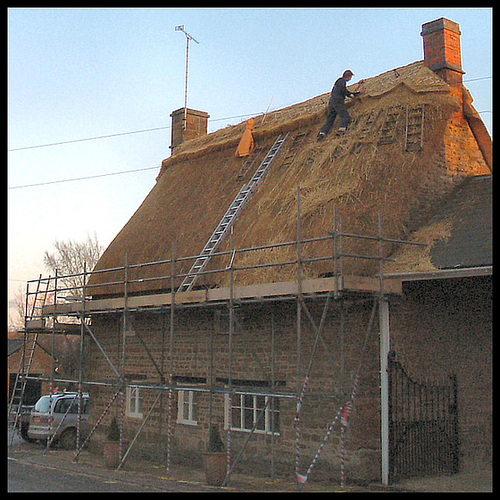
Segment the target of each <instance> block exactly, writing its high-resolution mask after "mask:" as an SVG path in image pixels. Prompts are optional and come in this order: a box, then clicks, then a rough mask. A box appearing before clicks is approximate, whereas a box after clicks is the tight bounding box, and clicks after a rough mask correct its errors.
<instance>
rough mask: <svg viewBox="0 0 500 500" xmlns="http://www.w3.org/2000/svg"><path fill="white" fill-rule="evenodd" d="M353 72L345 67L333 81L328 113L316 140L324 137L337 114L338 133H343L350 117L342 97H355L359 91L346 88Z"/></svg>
mask: <svg viewBox="0 0 500 500" xmlns="http://www.w3.org/2000/svg"><path fill="white" fill-rule="evenodd" d="M353 75H354V73H353V72H352V71H351V70H350V69H346V70H345V71H344V73H343V74H342V76H341V77H340V78H339V79H338V80H337V81H336V82H335V85H334V86H333V88H332V93H331V94H330V102H329V103H328V115H327V117H326V123H325V124H324V125H323V128H322V129H321V130H320V131H319V133H318V140H322V139H324V138H325V136H326V134H328V132H329V130H330V129H331V128H332V125H333V122H334V121H335V118H337V115H339V116H340V123H339V130H338V134H344V133H345V131H346V129H347V126H348V125H349V122H350V121H351V117H350V115H349V113H348V111H347V108H346V106H345V102H344V99H345V98H346V97H355V96H357V95H359V92H350V91H349V90H347V82H348V81H350V80H351V78H352V76H353Z"/></svg>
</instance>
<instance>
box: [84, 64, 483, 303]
mask: <svg viewBox="0 0 500 500" xmlns="http://www.w3.org/2000/svg"><path fill="white" fill-rule="evenodd" d="M350 89H351V90H353V91H354V90H361V91H362V96H361V99H355V100H354V101H353V102H351V103H350V104H349V109H350V114H351V116H352V118H353V121H352V123H351V125H350V127H349V130H348V133H347V134H346V135H345V136H343V137H338V136H336V135H335V134H334V133H331V134H330V135H329V136H327V138H326V139H325V140H324V141H321V142H318V141H317V140H316V135H317V132H318V130H319V129H320V128H321V126H322V124H323V123H324V120H325V117H326V106H327V102H328V97H329V93H325V94H321V95H319V96H316V97H314V98H312V99H309V100H307V101H304V102H302V103H298V104H295V105H293V106H288V107H286V108H283V109H280V110H277V111H274V112H272V113H269V114H267V115H260V116H257V117H255V130H254V138H255V143H256V149H255V150H254V152H253V153H252V155H251V156H250V157H248V158H237V157H236V156H235V150H236V147H237V145H238V142H239V140H240V138H241V135H242V133H243V132H244V130H245V123H244V122H243V123H241V124H239V125H234V126H228V127H226V128H223V129H221V130H218V131H216V132H213V133H211V134H208V135H206V136H203V137H200V138H198V139H194V140H191V141H188V142H186V143H184V144H181V145H180V146H178V147H177V148H176V151H175V154H174V155H173V156H172V157H170V158H168V159H166V160H164V161H163V164H162V167H161V170H160V172H159V175H158V178H157V182H156V185H155V186H154V187H153V189H152V190H151V192H150V193H149V194H148V196H147V197H146V199H145V200H144V202H143V203H142V204H141V206H140V207H139V208H138V209H137V211H136V212H135V214H134V215H133V216H132V217H131V219H130V220H129V221H128V223H127V224H126V225H125V226H124V228H123V229H122V230H121V231H120V233H119V234H118V235H117V236H116V238H115V239H114V240H113V242H112V243H111V244H110V245H109V247H108V248H107V250H106V251H105V252H104V254H103V256H102V257H101V259H100V261H99V263H98V264H97V267H96V269H106V268H113V267H117V266H123V264H124V263H125V256H126V255H127V259H128V264H129V265H131V264H137V263H144V262H151V261H159V260H163V259H169V258H170V257H171V255H172V248H173V245H174V242H175V255H176V257H177V258H179V257H183V256H188V255H196V254H197V253H199V252H200V251H201V249H202V248H203V246H204V245H205V243H206V241H207V239H208V237H209V236H210V235H211V233H212V231H213V230H214V229H215V227H216V226H217V224H218V223H219V221H220V219H221V217H222V216H223V214H224V213H225V211H226V209H227V207H228V206H229V205H230V204H231V202H232V200H233V199H234V197H235V195H236V194H237V193H238V191H239V189H240V187H241V186H242V184H243V183H244V182H248V180H249V178H250V177H251V175H252V173H253V171H254V170H255V169H256V168H257V166H258V164H259V163H260V161H262V159H263V158H264V156H265V155H266V153H267V151H268V150H269V148H270V147H271V146H272V144H273V142H274V141H275V139H276V137H277V135H278V134H279V133H281V132H284V131H286V132H290V135H289V138H288V140H287V142H286V143H285V145H284V148H283V150H282V152H281V153H280V155H279V156H278V157H277V158H276V161H275V162H274V164H273V165H272V167H271V169H270V172H269V173H268V175H267V177H266V179H265V180H264V182H263V183H262V184H261V185H260V186H259V188H258V190H257V192H256V193H255V194H254V196H253V197H252V198H251V200H250V201H249V203H248V205H247V206H246V207H245V208H244V210H243V212H242V213H241V215H240V217H239V218H238V220H237V221H236V223H235V225H234V241H235V245H236V247H237V248H247V247H254V246H256V245H263V244H270V243H278V242H283V241H290V240H294V239H295V238H296V237H297V206H298V205H297V188H298V187H299V186H300V188H301V214H302V217H301V222H302V235H303V237H304V238H308V237H316V236H324V235H325V234H327V233H328V232H329V231H331V230H332V229H333V214H334V211H335V209H337V211H338V215H339V217H340V216H341V217H342V220H343V225H344V228H345V229H346V230H349V231H350V232H357V233H362V234H377V233H378V214H381V216H382V218H383V230H384V235H385V236H388V237H392V238H401V237H406V236H408V235H409V234H410V233H411V232H412V231H414V230H416V229H418V228H419V227H420V225H421V224H422V222H423V221H424V220H426V219H428V218H429V216H430V215H431V214H432V210H433V208H434V207H435V206H436V203H437V201H438V200H440V199H441V198H442V197H443V196H445V195H446V194H448V193H449V192H450V191H451V190H452V189H453V187H454V186H455V185H456V184H457V183H458V182H460V181H461V180H462V179H463V178H464V177H466V176H469V175H475V174H485V173H489V170H488V168H487V166H486V163H485V161H484V158H483V155H482V154H481V152H480V150H479V148H478V147H477V144H476V142H475V138H474V135H473V134H472V132H471V130H470V128H469V127H468V126H467V122H466V120H465V118H464V116H463V111H462V101H461V93H460V92H458V93H457V91H456V89H454V88H452V87H450V86H448V85H447V84H446V83H445V82H444V81H443V80H442V79H441V78H440V77H438V76H437V75H436V74H435V73H434V72H432V71H431V70H429V69H428V68H426V67H424V65H423V62H422V61H418V62H415V63H412V64H409V65H407V66H404V67H401V68H396V69H394V70H391V71H387V72H385V73H382V74H381V75H378V76H375V77H373V78H368V79H365V80H364V81H360V82H358V83H356V84H354V85H352V86H350ZM422 106H423V108H422ZM414 109H417V110H418V109H423V111H424V119H423V120H424V121H423V141H422V148H421V149H420V148H419V147H417V148H413V149H412V148H407V147H405V144H406V143H405V137H406V134H405V131H406V128H405V127H406V119H407V118H406V113H407V112H411V111H412V110H414ZM474 145H475V146H474ZM457 148H460V158H459V159H457V158H456V155H455V157H454V156H453V154H452V153H453V151H451V150H456V149H457ZM407 149H409V150H407ZM252 162H253V163H252ZM345 245H346V248H345V251H355V252H358V253H363V254H370V253H371V254H373V253H377V252H378V247H376V244H368V243H367V242H366V241H364V242H354V241H346V242H345ZM374 245H375V246H374ZM227 248H228V242H227V241H226V242H225V243H224V244H223V245H221V249H227ZM391 250H392V249H391V248H389V246H388V245H386V248H385V251H386V252H387V253H389V252H390V251H391ZM304 251H306V252H309V253H315V254H316V255H317V254H318V253H321V252H322V253H323V254H324V253H325V252H330V253H331V251H332V249H331V244H330V243H328V244H327V243H325V242H321V243H317V244H310V245H309V247H308V248H307V249H304ZM294 252H296V250H295V249H294V248H292V247H285V248H280V249H273V250H262V251H260V252H252V253H249V254H247V255H242V256H241V255H240V256H238V257H237V259H238V262H237V263H236V265H240V266H243V265H248V264H255V263H262V262H266V261H269V260H271V261H277V260H287V259H291V258H294ZM212 260H213V262H211V265H212V267H214V266H215V267H217V266H219V267H220V266H224V265H225V264H226V263H227V260H228V258H227V257H225V256H224V257H219V258H214V259H212ZM190 264H191V263H188V262H184V263H181V262H177V263H176V272H187V270H188V269H189V267H190ZM345 265H346V268H345V271H346V272H348V273H352V274H359V275H370V274H373V273H375V272H376V266H375V267H374V266H373V264H372V263H370V262H367V261H364V262H361V261H354V260H353V261H351V262H349V261H346V262H345ZM331 268H332V264H331V262H318V263H314V265H313V264H311V265H309V266H306V267H305V269H304V274H305V277H318V276H321V275H325V274H328V273H331V271H332V269H331ZM170 272H171V268H170V265H165V266H163V267H160V266H151V267H145V268H141V269H140V270H139V269H130V270H129V276H128V277H129V279H147V278H153V277H155V276H159V275H162V273H163V274H164V275H167V274H169V273H170ZM295 273H296V270H295V268H293V267H292V266H288V267H287V266H281V267H273V268H267V269H265V270H260V271H259V272H248V273H240V275H239V277H238V279H239V283H241V284H248V283H252V282H271V281H283V280H286V279H290V278H291V277H292V278H293V277H294V276H295ZM122 279H123V271H122V270H120V271H117V272H115V273H106V275H104V274H102V275H101V274H95V275H94V276H93V277H92V279H91V283H93V284H97V283H103V282H109V281H113V280H117V281H119V280H122ZM224 279H225V280H227V277H226V278H221V277H220V276H218V275H212V276H210V277H202V278H201V279H200V280H199V281H198V282H197V284H199V285H207V286H217V285H220V284H223V282H224ZM178 284H179V283H177V284H176V286H178ZM226 284H227V283H226ZM169 288H170V281H169V280H160V281H144V282H142V283H134V284H132V285H131V286H130V287H129V290H128V291H129V292H151V291H153V290H161V289H169ZM121 290H122V288H120V291H121ZM92 293H94V294H96V295H97V294H99V295H101V294H107V293H119V290H118V288H117V287H115V288H113V287H110V286H108V287H105V288H104V287H100V288H99V289H98V290H97V289H94V291H93V292H92Z"/></svg>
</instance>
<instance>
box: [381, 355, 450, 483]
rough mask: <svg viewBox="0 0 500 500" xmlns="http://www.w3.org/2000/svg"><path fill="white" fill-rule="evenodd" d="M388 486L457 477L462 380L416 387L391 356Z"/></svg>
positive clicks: (418, 383) (393, 356)
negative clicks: (418, 479)
mask: <svg viewBox="0 0 500 500" xmlns="http://www.w3.org/2000/svg"><path fill="white" fill-rule="evenodd" d="M388 371H389V482H390V483H393V482H396V481H398V480H401V479H404V478H409V477H421V476H429V475H436V474H454V473H456V472H458V455H459V439H458V408H457V379H456V376H455V375H452V376H450V380H449V383H441V384H432V383H428V382H426V383H420V382H415V381H414V380H412V379H411V378H410V376H409V375H408V374H407V373H406V371H405V370H404V369H403V367H402V365H401V363H400V362H399V361H397V360H396V354H395V352H394V351H391V352H390V353H389V359H388Z"/></svg>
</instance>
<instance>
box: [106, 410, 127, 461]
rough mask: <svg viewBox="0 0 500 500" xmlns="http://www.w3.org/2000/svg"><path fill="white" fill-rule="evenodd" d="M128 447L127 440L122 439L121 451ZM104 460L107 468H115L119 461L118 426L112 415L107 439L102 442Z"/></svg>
mask: <svg viewBox="0 0 500 500" xmlns="http://www.w3.org/2000/svg"><path fill="white" fill-rule="evenodd" d="M127 447H128V441H125V440H123V439H122V451H123V452H124V451H125V450H126V449H127ZM104 462H105V463H106V467H108V469H116V468H117V467H118V465H119V463H120V428H119V427H118V422H117V421H116V417H113V419H112V420H111V423H110V425H109V428H108V434H107V441H105V442H104Z"/></svg>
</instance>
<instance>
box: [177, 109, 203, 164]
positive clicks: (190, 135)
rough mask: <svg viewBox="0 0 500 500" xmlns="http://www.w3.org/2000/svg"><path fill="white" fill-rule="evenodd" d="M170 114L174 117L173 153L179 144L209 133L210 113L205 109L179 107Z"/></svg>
mask: <svg viewBox="0 0 500 500" xmlns="http://www.w3.org/2000/svg"><path fill="white" fill-rule="evenodd" d="M170 116H171V117H172V140H171V141H172V142H171V146H170V149H171V150H172V154H174V150H175V148H176V147H177V146H178V145H179V144H181V143H183V142H185V141H189V140H191V139H196V138H197V137H200V136H201V135H206V134H207V130H208V119H209V118H210V115H209V114H208V113H205V111H197V110H196V109H190V108H187V109H185V108H179V109H176V110H175V111H173V112H172V114H171V115H170Z"/></svg>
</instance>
